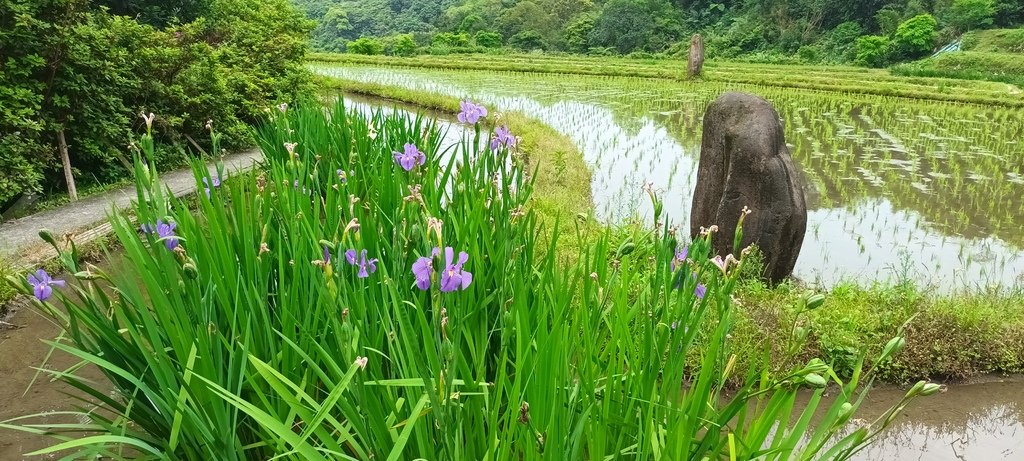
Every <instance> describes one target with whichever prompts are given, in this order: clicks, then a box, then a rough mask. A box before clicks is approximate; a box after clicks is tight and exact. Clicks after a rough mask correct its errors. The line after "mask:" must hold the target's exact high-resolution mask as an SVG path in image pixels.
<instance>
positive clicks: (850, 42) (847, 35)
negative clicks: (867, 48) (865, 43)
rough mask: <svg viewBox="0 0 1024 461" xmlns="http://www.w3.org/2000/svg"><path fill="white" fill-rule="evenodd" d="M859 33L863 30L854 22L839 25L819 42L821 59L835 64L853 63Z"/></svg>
mask: <svg viewBox="0 0 1024 461" xmlns="http://www.w3.org/2000/svg"><path fill="white" fill-rule="evenodd" d="M861 33H863V28H861V26H860V24H858V23H856V22H853V21H847V22H844V23H842V24H839V25H838V26H836V28H835V29H832V31H831V32H829V33H828V35H827V36H826V37H825V38H824V39H823V40H822V41H821V47H822V53H823V56H822V59H823V60H825V61H828V62H836V63H846V62H852V61H854V60H855V59H856V58H857V38H858V37H860V35H861Z"/></svg>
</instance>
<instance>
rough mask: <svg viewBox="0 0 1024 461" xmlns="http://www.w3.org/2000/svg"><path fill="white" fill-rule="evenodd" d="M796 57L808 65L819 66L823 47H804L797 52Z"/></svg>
mask: <svg viewBox="0 0 1024 461" xmlns="http://www.w3.org/2000/svg"><path fill="white" fill-rule="evenodd" d="M796 55H797V56H798V57H799V58H800V60H801V61H803V62H805V63H807V64H817V63H819V62H821V57H822V51H821V47H818V46H814V45H804V46H801V47H800V49H799V50H797V51H796Z"/></svg>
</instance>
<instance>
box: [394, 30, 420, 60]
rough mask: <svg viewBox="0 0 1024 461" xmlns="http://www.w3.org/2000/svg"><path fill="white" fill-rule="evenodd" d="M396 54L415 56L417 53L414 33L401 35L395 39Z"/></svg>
mask: <svg viewBox="0 0 1024 461" xmlns="http://www.w3.org/2000/svg"><path fill="white" fill-rule="evenodd" d="M394 49H395V51H394V54H395V56H415V55H416V41H415V40H413V38H412V34H403V35H399V36H398V38H396V39H395V48H394Z"/></svg>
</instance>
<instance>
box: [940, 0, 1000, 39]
mask: <svg viewBox="0 0 1024 461" xmlns="http://www.w3.org/2000/svg"><path fill="white" fill-rule="evenodd" d="M995 15H996V6H995V2H993V0H954V1H953V4H952V5H951V6H950V7H949V8H947V9H946V11H945V12H944V14H943V19H944V21H945V23H946V24H947V25H948V26H949V27H950V28H952V29H953V30H954V31H956V33H964V32H967V31H971V30H974V29H984V28H986V27H990V26H992V20H993V18H995Z"/></svg>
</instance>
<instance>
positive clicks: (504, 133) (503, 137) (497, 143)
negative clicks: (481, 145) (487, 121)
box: [491, 125, 516, 150]
mask: <svg viewBox="0 0 1024 461" xmlns="http://www.w3.org/2000/svg"><path fill="white" fill-rule="evenodd" d="M502 146H504V147H506V148H509V149H511V148H513V147H515V146H516V137H515V136H513V135H512V132H511V131H510V130H509V129H508V126H506V125H502V126H499V127H497V128H495V129H494V136H492V137H491V150H498V149H500V148H501V147H502Z"/></svg>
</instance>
